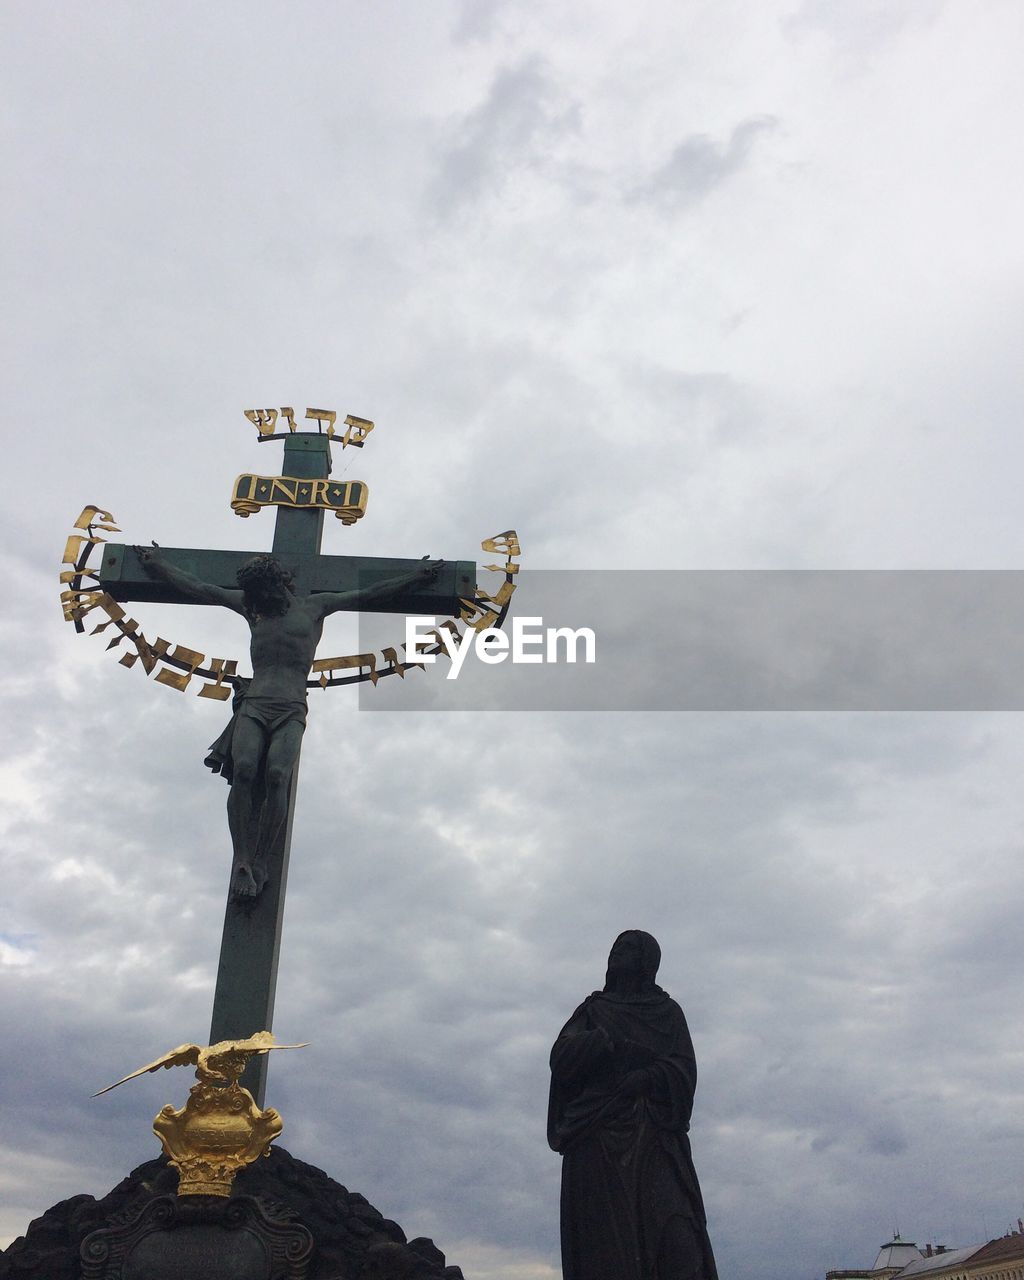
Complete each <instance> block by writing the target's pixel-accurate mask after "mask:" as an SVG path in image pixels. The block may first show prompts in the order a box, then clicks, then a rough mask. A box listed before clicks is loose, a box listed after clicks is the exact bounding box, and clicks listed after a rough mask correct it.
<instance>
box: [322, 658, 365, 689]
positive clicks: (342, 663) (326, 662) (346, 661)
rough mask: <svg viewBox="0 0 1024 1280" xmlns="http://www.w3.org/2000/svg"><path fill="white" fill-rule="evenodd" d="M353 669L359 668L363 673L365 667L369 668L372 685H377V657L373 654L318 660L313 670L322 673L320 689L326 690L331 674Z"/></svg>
mask: <svg viewBox="0 0 1024 1280" xmlns="http://www.w3.org/2000/svg"><path fill="white" fill-rule="evenodd" d="M351 667H358V668H359V670H360V671H362V669H363V667H369V677H368V678H369V680H370V682H371V684H376V683H377V655H376V654H373V653H350V654H348V656H347V657H344V658H318V659H317V660H316V662H314V663H313V667H312V670H313V671H314V672H317V671H318V672H321V673H322V674H321V676H320V687H321V689H326V688H327V685H328V682H329V680H330V679H331V676H330V675H328V673H329V672H331V673H333V672H334V671H344V670H348V669H349V668H351Z"/></svg>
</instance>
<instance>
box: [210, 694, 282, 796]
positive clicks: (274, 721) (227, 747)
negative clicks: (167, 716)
mask: <svg viewBox="0 0 1024 1280" xmlns="http://www.w3.org/2000/svg"><path fill="white" fill-rule="evenodd" d="M246 685H248V681H247V682H246ZM231 707H232V715H231V719H230V720H229V721H228V724H227V728H226V729H225V730H224V732H223V733H222V734H221V735H220V737H219V738H218V739H217V741H216V742H214V743H212V744H211V746H210V751H209V754H208V755H207V757H206V759H205V760H204V761H203V763H204V764H205V765H206V767H207V768H208V769H212V770H213V772H214V773H219V774H220V775H221V777H222V778H224V779H225V781H226V782H227V783H228V785H229V786H230V784H231V782H232V775H233V773H234V769H233V767H232V760H231V743H232V740H233V738H234V736H235V726H236V725H237V724H238V718H239V716H246V717H248V719H250V720H255V721H256V723H257V724H258V725H261V726H262V727H263V729H264V730H265V731H266V733H267V734H268V736H270V737H273V735H274V734H275V733H277V731H278V729H281V728H283V727H284V726H285V725H286V724H290V723H291V722H292V721H293V720H294V721H295V722H296V723H298V724H301V725H302V727H303V728H305V727H306V699H305V698H304V697H303V698H265V697H262V696H261V695H259V694H251V693H248V692H246V691H245V689H242V690H241V691H240V692H239V693H236V695H235V697H234V700H233V701H232V703H231Z"/></svg>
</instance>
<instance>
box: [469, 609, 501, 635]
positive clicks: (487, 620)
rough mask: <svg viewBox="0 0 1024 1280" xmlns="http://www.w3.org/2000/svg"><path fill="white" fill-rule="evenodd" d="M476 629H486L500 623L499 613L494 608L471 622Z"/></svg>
mask: <svg viewBox="0 0 1024 1280" xmlns="http://www.w3.org/2000/svg"><path fill="white" fill-rule="evenodd" d="M469 625H470V626H471V627H472V628H473V630H474V631H486V630H487V629H488V628H489V627H496V626H497V625H498V615H497V613H495V612H494V611H493V610H489V611H488V612H487V613H483V614H481V615H480V617H479V618H476V619H475V620H474V621H473V622H471V623H470V624H469Z"/></svg>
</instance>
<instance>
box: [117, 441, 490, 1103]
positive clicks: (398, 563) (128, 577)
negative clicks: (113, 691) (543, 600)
mask: <svg viewBox="0 0 1024 1280" xmlns="http://www.w3.org/2000/svg"><path fill="white" fill-rule="evenodd" d="M282 438H283V439H284V462H283V466H282V476H281V477H280V478H279V481H278V482H277V483H276V484H275V482H274V481H273V480H270V481H266V482H265V483H266V484H267V486H268V487H269V490H270V500H271V501H274V502H275V504H278V503H283V505H278V512H277V521H276V526H275V529H274V542H273V549H272V554H273V555H274V556H275V557H276V558H277V559H278V560H280V561H281V563H282V564H283V565H284V566H285V567H286V568H287V569H288V570H290V571H291V573H292V575H293V580H294V587H295V592H296V594H297V595H299V596H307V595H312V594H315V593H316V592H323V591H329V592H343V591H350V590H355V589H357V588H358V589H366V588H367V587H372V586H373V585H374V584H376V583H380V582H385V581H387V580H389V579H392V578H395V577H398V576H400V575H402V574H406V573H411V572H412V571H414V570H415V569H416V567H417V566H418V565H419V564H420V563H421V562H420V561H417V560H399V559H385V558H375V557H367V556H325V555H321V553H320V546H321V541H322V538H323V523H324V515H325V510H329V509H330V503H331V495H330V494H329V493H328V490H327V486H326V485H325V484H324V482H326V481H327V478H328V477H329V475H330V471H331V452H330V449H331V441H330V438H329V437H328V436H327V435H322V434H319V433H314V432H295V433H291V434H288V435H286V436H283V437H282V436H267V435H261V437H260V439H261V441H264V440H271V439H275V440H280V439H282ZM242 479H243V480H246V481H252V484H251V485H249V487H248V489H246V490H245V492H247V493H248V494H249V496H250V497H254V498H257V499H258V497H259V494H258V492H257V488H256V487H254V486H257V485H258V482H259V481H260V480H261V479H262V478H261V477H243V478H242ZM240 483H241V482H240ZM239 487H240V485H236V498H237V497H238V493H239ZM318 492H319V494H320V495H321V496H322V498H323V500H324V501H325V502H326V503H327V506H326V508H325V507H324V506H313V505H308V504H309V502H310V494H311V493H312V495H313V499H314V500H315V499H316V497H317V494H318ZM290 496H293V497H294V502H292V501H290ZM359 496H360V500H361V501H363V502H365V494H360V495H359ZM233 505H235V504H233ZM257 505H259V503H258V502H254V503H252V504H251V508H252V509H255V508H256V506H257ZM236 509H237V508H236ZM255 554H257V553H255V552H245V551H214V550H191V549H183V548H165V549H162V552H161V555H162V558H163V560H164V561H165V562H166V563H168V564H169V565H171V566H173V567H175V568H177V569H179V570H183V571H184V572H186V573H188V574H191V575H192V576H193V577H195V578H198V579H201V580H202V581H203V582H205V583H209V584H212V585H214V586H217V587H222V588H226V589H237V586H238V583H237V579H236V575H237V572H238V570H239V568H240V567H241V566H242V565H243V564H245V563H246V562H247V561H248V560H250V559H251V558H252V556H253V555H255ZM99 577H100V585H101V587H102V588H103V589H104V590H105V591H106V592H107V593H108V594H109V595H111V596H113V598H114V599H115V600H119V601H122V602H124V601H146V600H149V601H159V602H161V603H173V604H177V603H195V601H194V600H193V599H189V598H187V597H185V596H184V595H182V593H181V592H180V591H179V590H177V589H176V588H175V587H174V586H173V585H172V584H170V583H168V582H166V581H162V580H159V579H155V578H154V577H153V576H151V574H150V573H148V572H147V570H146V567H145V565H144V563H143V561H142V560H141V559H140V557H139V555H138V553H137V551H136V550H135V549H134V548H132V547H129V546H121V545H114V544H107V545H106V546H104V548H103V562H102V568H101V570H100V574H99ZM475 589H476V565H475V563H474V562H473V561H455V562H447V563H443V564H442V565H441V567H440V569H439V570H438V572H437V574H436V576H435V578H434V579H433V580H426V579H422V580H420V581H418V582H416V583H415V584H414V585H413V586H411V587H409V588H406V589H405V590H403V591H402V592H400V593H399V594H396V595H393V596H391V597H389V598H388V599H386V600H381V601H379V602H374V603H373V604H372V605H371V606H369V607H370V608H372V609H373V610H375V611H380V612H384V613H403V614H427V615H431V616H438V615H445V616H450V617H457V616H458V614H459V611H460V601H464V600H471V599H472V598H473V596H474V594H475ZM351 607H353V608H358V607H359V606H358V604H356V605H353V606H351ZM297 781H298V761H297V760H296V764H295V767H294V770H293V772H292V777H291V783H290V789H289V800H288V816H287V820H286V822H285V824H284V829H283V832H282V835H281V837H280V839H279V840H278V842H277V847H276V848H272V849H271V850H270V862H271V866H272V868H273V874H272V875H271V877H270V879H269V880H268V882H267V884H266V886H265V887H264V888H263V890H262V892H260V893H259V895H258V896H257V897H255V898H253V899H250V900H248V901H245V902H240V901H237V900H236V899H235V898H233V896H232V895H231V893H230V892H229V895H228V903H227V908H226V911H225V915H224V933H223V938H222V942H221V950H220V963H219V966H218V970H217V986H216V991H215V994H214V1002H213V1022H212V1026H211V1030H210V1043H211V1044H213V1043H215V1042H217V1041H220V1040H233V1039H245V1038H247V1037H248V1036H251V1035H252V1034H254V1033H255V1032H257V1031H263V1030H267V1031H269V1030H271V1029H272V1024H273V1016H274V993H275V989H276V985H277V968H278V956H279V953H280V946H281V926H282V921H283V917H284V900H285V889H286V885H287V879H288V858H289V853H290V848H291V830H292V822H293V820H294V816H295V793H296V786H297ZM267 1057H268V1055H266V1054H263V1055H260V1056H258V1057H255V1058H253V1059H251V1060H250V1063H249V1066H248V1068H247V1069H246V1073H245V1075H244V1076H243V1078H242V1083H243V1084H244V1085H245V1086H246V1087H247V1088H248V1089H249V1090H250V1092H252V1093H253V1095H254V1096H255V1098H256V1102H257V1105H259V1106H262V1105H263V1102H264V1095H265V1090H266V1071H267Z"/></svg>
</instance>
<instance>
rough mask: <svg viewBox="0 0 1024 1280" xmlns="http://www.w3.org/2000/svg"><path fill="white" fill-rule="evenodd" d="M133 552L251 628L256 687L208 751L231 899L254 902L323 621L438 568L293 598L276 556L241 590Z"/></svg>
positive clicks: (154, 553)
mask: <svg viewBox="0 0 1024 1280" xmlns="http://www.w3.org/2000/svg"><path fill="white" fill-rule="evenodd" d="M134 550H135V553H136V555H137V556H138V557H139V560H140V562H141V564H142V566H143V568H144V569H145V571H146V573H147V574H149V576H150V577H152V578H159V579H160V580H161V581H163V582H166V583H168V584H169V585H170V586H172V587H174V588H175V589H176V590H177V592H178V593H179V595H180V597H181V599H182V600H183V601H192V602H194V603H195V604H219V605H223V606H224V607H225V608H226V609H232V610H234V612H235V613H240V614H241V615H242V617H244V618H245V620H246V622H248V624H249V630H250V633H251V636H252V639H251V642H250V646H249V654H250V657H251V659H252V681H251V683H250V684H249V686H248V688H246V690H245V692H244V694H243V695H242V697H241V699H240V700H238V701H237V703H236V706H235V712H234V715H233V716H232V718H231V723H230V724H229V725H228V727H227V729H226V730H225V731H224V733H223V734H222V735H221V737H220V739H218V742H217V743H215V744H214V748H213V749H212V750H213V751H214V752H216V753H219V754H218V755H217V757H216V758H217V760H218V763H217V764H215V765H211V767H214V768H216V769H217V770H218V771H219V772H222V773H223V774H224V775H225V777H226V778H227V780H228V782H229V783H230V784H231V791H230V793H229V795H228V827H229V829H230V831H231V844H232V848H233V853H234V859H233V863H232V870H231V891H230V892H231V898H232V899H233V900H235V901H242V902H244V901H251V900H252V899H254V898H255V897H256V896H257V895H258V894H259V893H260V891H261V890H262V888H263V886H264V885H265V884H266V882H267V878H268V874H269V872H268V864H269V858H270V855H271V853H272V851H273V850H274V849H276V848H278V847H279V845H280V841H281V838H282V836H283V833H284V827H285V822H286V819H287V816H288V790H289V785H290V782H291V777H292V772H293V770H294V768H295V763H296V761H297V759H298V755H299V745H300V743H301V741H302V734H303V731H304V729H305V727H306V680H307V679H308V677H309V670H310V667H311V666H312V665H313V658H314V656H315V654H316V647H317V644H318V643H319V641H320V636H321V634H322V632H323V624H324V619H325V618H326V617H327V616H328V615H329V614H332V613H337V612H338V611H339V610H342V609H346V610H352V609H359V608H368V609H372V607H373V605H374V604H375V603H379V602H382V601H384V600H388V599H391V598H393V597H394V596H395V595H397V594H398V593H399V592H401V591H404V590H406V589H408V588H409V587H412V586H414V585H415V584H416V583H418V582H422V583H426V582H430V581H433V580H434V579H435V578H436V577H437V574H438V571H439V570H440V569H441V567H442V566H443V564H444V561H443V560H429V559H427V558H426V557H424V559H423V560H422V561H421V562H420V564H419V565H418V566H417V567H416V568H415V569H413V570H412V571H410V572H409V573H404V574H399V575H397V576H396V577H394V578H389V579H387V580H385V581H384V582H380V583H378V584H376V585H375V586H372V587H364V588H360V589H357V590H352V591H319V592H316V593H315V594H312V595H299V594H297V593H296V590H295V587H294V584H293V582H292V575H291V574H290V573H289V572H288V570H287V569H286V568H285V567H284V565H282V564H281V562H280V561H279V560H277V559H276V558H275V557H274V556H272V555H257V556H253V558H252V559H251V560H248V561H246V563H245V564H244V565H242V567H241V569H239V571H238V587H237V588H228V587H220V586H216V585H215V584H213V583H210V582H202V581H200V579H199V578H196V577H193V575H192V574H190V573H186V572H185V571H184V570H182V569H179V568H177V567H176V566H174V565H172V564H170V563H169V562H168V561H167V560H166V559H165V558H164V557H163V555H161V553H160V548H159V547H158V546H157V545H156V543H154V544H153V546H152V547H135V548H134ZM212 759H213V757H211V760H212ZM208 763H210V761H208Z"/></svg>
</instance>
